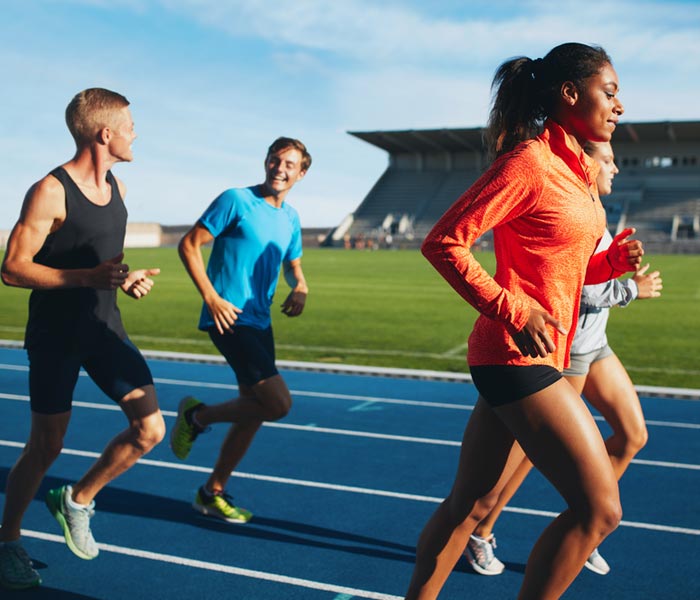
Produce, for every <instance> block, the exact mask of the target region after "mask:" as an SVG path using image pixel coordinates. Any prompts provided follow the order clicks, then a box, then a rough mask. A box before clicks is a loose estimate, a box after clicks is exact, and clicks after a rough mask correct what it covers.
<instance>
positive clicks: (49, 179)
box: [25, 175, 66, 216]
mask: <svg viewBox="0 0 700 600" xmlns="http://www.w3.org/2000/svg"><path fill="white" fill-rule="evenodd" d="M65 199H66V191H65V189H64V188H63V184H62V183H61V182H60V181H59V180H58V179H57V178H56V177H54V176H53V175H46V176H45V177H43V178H42V179H40V180H39V181H37V182H36V183H35V184H34V185H32V186H31V187H30V188H29V190H28V191H27V195H26V197H25V211H26V210H30V211H32V212H34V211H37V210H38V211H40V212H41V213H43V214H46V215H48V216H59V215H61V214H63V213H65Z"/></svg>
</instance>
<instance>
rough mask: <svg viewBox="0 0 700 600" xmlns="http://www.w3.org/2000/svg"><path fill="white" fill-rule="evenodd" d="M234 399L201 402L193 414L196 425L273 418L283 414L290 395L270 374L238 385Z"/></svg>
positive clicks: (268, 419) (274, 419) (271, 419)
mask: <svg viewBox="0 0 700 600" xmlns="http://www.w3.org/2000/svg"><path fill="white" fill-rule="evenodd" d="M240 392H241V395H240V396H239V397H238V398H234V399H233V400H229V401H227V402H222V403H220V404H205V405H204V406H202V407H201V408H200V409H199V410H197V413H196V420H197V423H198V424H199V425H201V426H202V427H206V426H208V425H212V424H214V423H238V422H241V421H261V422H262V421H276V420H278V419H281V418H282V417H284V416H286V414H287V413H288V412H289V409H290V408H291V406H292V397H291V395H290V393H289V389H288V388H287V384H286V383H285V382H284V379H282V376H281V375H274V376H272V377H270V378H268V379H263V380H262V381H260V382H258V383H256V384H255V385H252V386H241V387H240Z"/></svg>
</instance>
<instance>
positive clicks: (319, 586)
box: [22, 529, 401, 600]
mask: <svg viewBox="0 0 700 600" xmlns="http://www.w3.org/2000/svg"><path fill="white" fill-rule="evenodd" d="M22 535H24V536H26V537H29V538H35V539H39V540H43V541H46V542H55V543H59V544H63V543H65V540H64V539H63V536H60V535H54V534H51V533H44V532H43V531H32V530H30V529H22ZM97 547H98V548H99V549H100V550H101V551H104V552H112V553H114V554H123V555H126V556H133V557H135V558H145V559H146V560H152V561H156V562H162V563H169V564H173V565H178V566H182V567H191V568H194V569H203V570H205V571H215V572H217V573H226V574H228V575H237V576H239V577H248V578H250V579H260V580H263V581H271V582H274V583H282V584H285V585H293V586H295V587H302V588H306V589H311V590H320V591H323V592H333V593H335V594H346V595H348V596H350V597H357V598H369V599H371V600H401V597H400V596H392V595H390V594H382V593H381V592H371V591H368V590H360V589H356V588H349V587H345V586H342V585H335V584H332V583H323V582H321V581H312V580H310V579H301V578H299V577H289V576H287V575H279V574H277V573H268V572H266V571H256V570H253V569H243V568H241V567H233V566H230V565H222V564H220V563H213V562H207V561H203V560H195V559H192V558H185V557H184V556H174V555H172V554H162V553H160V552H151V551H149V550H138V549H136V548H126V547H124V546H115V545H113V544H101V543H98V544H97Z"/></svg>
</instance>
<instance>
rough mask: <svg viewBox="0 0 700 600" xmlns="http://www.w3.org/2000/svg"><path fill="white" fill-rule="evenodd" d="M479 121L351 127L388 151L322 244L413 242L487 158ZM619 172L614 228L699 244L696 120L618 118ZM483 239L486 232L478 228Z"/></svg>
mask: <svg viewBox="0 0 700 600" xmlns="http://www.w3.org/2000/svg"><path fill="white" fill-rule="evenodd" d="M483 133H484V129H483V128H480V127H477V128H471V129H432V130H408V131H372V132H358V131H351V132H349V134H350V135H353V136H355V137H356V138H359V139H361V140H363V141H365V142H367V143H369V144H372V145H373V146H376V147H378V148H381V149H382V150H385V151H386V152H387V153H388V166H387V168H386V170H385V171H384V173H383V174H382V175H381V177H380V178H379V180H378V181H377V182H376V183H375V184H374V186H373V187H372V189H371V190H370V191H369V193H368V194H367V196H366V197H365V199H364V200H363V201H362V202H361V203H360V205H359V206H358V207H357V209H356V210H355V212H354V213H353V214H351V215H348V217H346V218H345V219H344V220H343V222H342V223H340V224H339V225H338V226H337V227H335V228H334V229H333V230H332V231H331V232H330V233H329V235H328V237H327V238H326V240H325V241H324V245H328V246H342V245H345V246H346V247H348V246H356V245H357V246H358V247H366V246H368V245H372V246H374V245H377V246H385V247H388V246H394V247H397V246H398V247H401V246H409V247H410V246H416V245H418V244H420V242H421V241H422V239H423V238H424V237H425V235H426V234H427V232H428V231H429V230H430V228H431V227H432V226H433V224H434V223H435V222H436V221H437V220H438V219H439V218H440V216H441V215H442V214H443V213H444V212H445V210H446V209H447V208H448V207H449V206H450V205H451V204H452V203H453V202H454V201H455V200H456V199H457V198H458V197H459V195H460V194H461V193H462V192H463V191H464V190H466V189H467V188H468V187H469V186H470V185H471V184H472V183H473V182H474V181H476V179H477V178H478V177H479V175H480V174H481V173H483V171H484V170H485V168H486V167H487V166H488V159H487V156H486V152H485V148H484V144H483ZM613 146H614V149H615V155H616V162H617V164H618V166H619V168H620V173H619V174H618V175H617V177H616V178H615V184H614V186H613V188H614V189H613V193H612V194H611V195H610V196H607V197H605V198H603V199H602V200H603V204H604V206H605V209H606V211H607V215H608V226H609V227H610V229H611V231H612V233H613V234H614V233H615V232H617V231H620V230H622V229H623V228H624V227H628V226H632V227H636V228H637V237H639V238H640V239H642V240H643V241H644V242H645V243H646V244H647V246H648V247H649V246H653V249H654V251H656V252H692V253H697V252H700V121H675V122H674V121H665V122H654V123H621V124H620V125H619V126H618V128H617V130H616V132H615V134H614V136H613ZM484 242H485V243H488V236H484Z"/></svg>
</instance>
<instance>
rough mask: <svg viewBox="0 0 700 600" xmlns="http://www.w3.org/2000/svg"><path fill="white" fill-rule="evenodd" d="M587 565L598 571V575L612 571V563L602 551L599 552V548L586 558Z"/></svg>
mask: <svg viewBox="0 0 700 600" xmlns="http://www.w3.org/2000/svg"><path fill="white" fill-rule="evenodd" d="M585 566H586V568H588V569H590V570H591V571H593V572H594V573H598V575H607V574H608V573H610V565H609V564H608V562H607V561H606V560H605V559H604V558H603V557H602V556H601V555H600V552H598V548H596V549H595V550H593V552H591V555H590V556H589V557H588V560H586V563H585Z"/></svg>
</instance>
